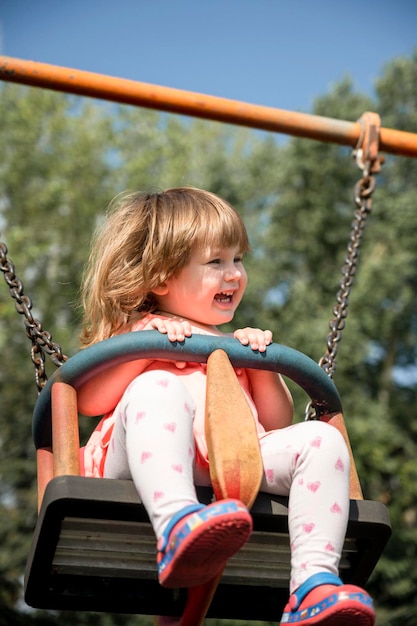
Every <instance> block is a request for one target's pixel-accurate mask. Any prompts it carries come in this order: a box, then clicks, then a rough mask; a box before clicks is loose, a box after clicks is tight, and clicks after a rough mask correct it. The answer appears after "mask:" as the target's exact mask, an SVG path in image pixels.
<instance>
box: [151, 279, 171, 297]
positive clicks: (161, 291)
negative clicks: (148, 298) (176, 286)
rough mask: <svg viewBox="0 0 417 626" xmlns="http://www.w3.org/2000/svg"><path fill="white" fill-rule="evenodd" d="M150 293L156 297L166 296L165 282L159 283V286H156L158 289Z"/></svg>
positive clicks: (166, 286)
mask: <svg viewBox="0 0 417 626" xmlns="http://www.w3.org/2000/svg"><path fill="white" fill-rule="evenodd" d="M152 293H154V294H155V295H156V296H166V295H167V293H168V285H167V283H166V282H163V283H161V284H160V285H158V287H155V289H152Z"/></svg>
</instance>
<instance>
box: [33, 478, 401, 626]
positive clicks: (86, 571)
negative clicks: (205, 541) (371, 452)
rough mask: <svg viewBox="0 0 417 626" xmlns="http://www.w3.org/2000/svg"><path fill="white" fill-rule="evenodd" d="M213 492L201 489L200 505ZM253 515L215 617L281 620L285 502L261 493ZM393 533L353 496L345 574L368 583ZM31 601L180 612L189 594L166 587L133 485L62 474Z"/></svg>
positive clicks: (378, 506) (36, 544)
mask: <svg viewBox="0 0 417 626" xmlns="http://www.w3.org/2000/svg"><path fill="white" fill-rule="evenodd" d="M212 495H213V493H212V490H211V489H210V488H199V499H200V501H201V502H204V503H209V502H210V501H211V499H212ZM252 515H253V520H254V532H253V534H252V537H251V539H250V540H249V542H248V543H247V544H246V545H245V546H244V547H243V548H242V549H241V550H240V552H238V554H236V555H235V556H234V557H233V558H232V559H230V561H229V563H228V565H227V567H226V569H225V572H224V574H223V577H222V580H221V583H220V585H219V587H218V588H217V592H216V595H215V597H214V599H213V601H212V604H211V606H210V609H209V612H208V614H207V617H217V618H220V617H221V618H224V619H248V620H264V621H274V620H275V621H276V620H277V619H278V617H279V614H280V610H282V607H283V606H284V604H285V603H286V601H287V600H288V580H289V573H290V546H289V539H288V523H287V522H288V509H287V501H286V499H285V498H279V497H276V496H270V495H267V494H264V493H261V494H259V495H258V498H257V500H256V502H255V504H254V506H253V508H252ZM390 534H391V526H390V522H389V518H388V513H387V510H386V508H385V506H384V505H383V504H382V503H380V502H373V501H367V500H352V501H351V504H350V515H349V525H348V531H347V536H346V539H345V544H344V549H343V556H342V560H341V566H340V576H341V578H342V579H343V580H344V581H345V582H350V583H354V584H358V585H359V586H364V585H365V583H366V581H367V580H368V578H369V576H370V574H371V573H372V570H373V569H374V567H375V565H376V563H377V561H378V559H379V557H380V555H381V552H382V550H383V549H384V547H385V545H386V543H387V541H388V539H389V537H390ZM25 599H26V602H27V603H28V604H29V605H31V606H34V607H37V608H49V609H63V610H67V609H68V610H74V609H75V608H76V609H77V610H85V611H104V612H111V613H140V614H149V615H154V614H156V615H158V614H161V613H162V614H165V615H181V614H182V611H183V608H184V605H185V600H186V592H185V590H172V589H163V588H162V587H161V586H160V585H159V584H158V581H157V570H156V543H155V537H154V534H153V531H152V528H151V526H150V523H149V521H148V518H147V515H146V512H145V509H144V507H143V506H142V505H141V504H140V500H139V497H138V494H137V492H136V490H135V488H134V485H133V483H132V481H122V480H106V479H96V478H83V477H79V476H59V477H57V478H54V479H53V480H52V481H51V482H50V483H49V484H48V486H47V489H46V493H45V497H44V500H43V504H42V508H41V511H40V515H39V519H38V523H37V526H36V531H35V535H34V539H33V544H32V550H31V553H30V556H29V560H28V565H27V571H26V589H25Z"/></svg>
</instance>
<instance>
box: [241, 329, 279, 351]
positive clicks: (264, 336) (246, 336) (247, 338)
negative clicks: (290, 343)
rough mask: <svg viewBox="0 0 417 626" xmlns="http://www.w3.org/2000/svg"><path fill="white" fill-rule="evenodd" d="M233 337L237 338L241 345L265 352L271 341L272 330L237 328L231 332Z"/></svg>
mask: <svg viewBox="0 0 417 626" xmlns="http://www.w3.org/2000/svg"><path fill="white" fill-rule="evenodd" d="M233 337H234V338H235V339H238V340H239V341H240V343H241V344H242V345H244V346H248V345H249V346H250V347H251V348H252V350H258V351H259V352H265V350H266V347H267V346H269V344H270V343H272V332H271V331H270V330H261V329H260V328H249V327H248V328H238V329H237V330H235V332H234V333H233Z"/></svg>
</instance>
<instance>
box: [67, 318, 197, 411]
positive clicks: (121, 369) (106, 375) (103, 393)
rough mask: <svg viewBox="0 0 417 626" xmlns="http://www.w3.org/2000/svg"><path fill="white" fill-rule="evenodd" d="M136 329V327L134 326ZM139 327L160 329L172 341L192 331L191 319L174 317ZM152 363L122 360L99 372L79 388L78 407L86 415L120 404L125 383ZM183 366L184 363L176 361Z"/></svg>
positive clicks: (150, 361) (188, 334) (152, 320)
mask: <svg viewBox="0 0 417 626" xmlns="http://www.w3.org/2000/svg"><path fill="white" fill-rule="evenodd" d="M133 330H134V328H133ZM140 330H158V331H159V332H160V333H163V334H166V335H168V338H169V340H170V341H183V340H184V337H185V336H187V337H189V336H190V335H191V327H190V325H189V324H188V322H186V323H184V322H180V321H177V320H172V319H166V320H165V319H162V318H158V317H154V318H151V319H150V321H149V322H148V323H147V324H146V325H144V326H143V327H142V328H141V329H140ZM150 363H152V360H151V359H138V360H136V361H129V362H127V363H122V364H121V365H118V366H117V367H115V368H111V367H110V368H109V369H107V370H105V371H104V372H102V373H101V374H97V376H94V377H93V378H91V379H90V380H89V381H88V382H86V383H85V384H84V385H83V386H82V387H81V388H80V389H79V390H78V409H79V411H80V413H82V414H83V415H87V416H95V415H103V414H104V413H108V412H109V411H112V410H113V409H114V408H115V406H116V405H117V404H118V402H119V400H120V399H121V397H122V395H123V393H124V392H125V390H126V387H127V386H128V385H129V383H131V382H132V380H133V379H134V378H136V377H137V376H139V374H142V372H143V371H144V370H145V369H146V368H147V367H148V365H149V364H150ZM176 365H177V367H179V368H181V367H182V365H183V364H182V363H180V362H179V363H176Z"/></svg>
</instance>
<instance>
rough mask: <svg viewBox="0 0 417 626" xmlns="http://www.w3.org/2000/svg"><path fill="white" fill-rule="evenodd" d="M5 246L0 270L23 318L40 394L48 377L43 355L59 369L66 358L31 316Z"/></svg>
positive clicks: (1, 245)
mask: <svg viewBox="0 0 417 626" xmlns="http://www.w3.org/2000/svg"><path fill="white" fill-rule="evenodd" d="M7 253H8V250H7V246H6V244H4V243H3V242H0V270H1V271H2V272H3V275H4V280H5V281H6V283H7V285H8V287H9V291H10V295H11V296H12V298H13V299H14V300H15V306H16V311H17V312H18V313H20V314H21V315H24V317H25V327H26V334H27V336H28V337H29V339H30V340H31V342H32V348H31V359H32V363H33V365H34V367H35V381H36V386H37V388H38V392H41V390H42V388H43V387H44V385H45V383H46V381H47V380H48V377H47V375H46V371H45V353H46V354H49V356H50V359H51V361H52V363H53V364H54V365H56V366H57V367H60V366H61V365H62V364H63V363H65V361H66V360H67V357H66V356H65V354H63V353H62V349H61V346H60V345H59V344H57V343H54V342H53V341H52V335H51V334H50V333H49V332H48V331H46V330H42V325H41V323H40V321H39V320H37V319H36V318H34V317H33V315H32V312H31V310H32V302H31V300H30V298H28V296H25V295H24V293H23V284H22V281H21V280H20V279H19V278H18V277H17V276H16V271H15V267H14V264H13V262H12V261H11V260H10V259H9V258H8V256H7Z"/></svg>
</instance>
